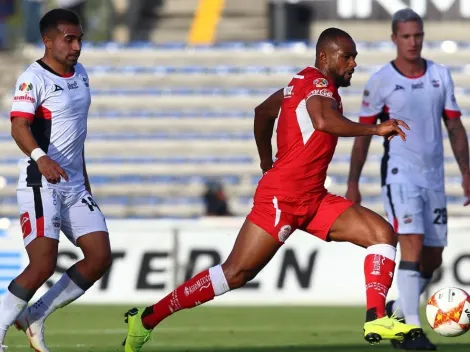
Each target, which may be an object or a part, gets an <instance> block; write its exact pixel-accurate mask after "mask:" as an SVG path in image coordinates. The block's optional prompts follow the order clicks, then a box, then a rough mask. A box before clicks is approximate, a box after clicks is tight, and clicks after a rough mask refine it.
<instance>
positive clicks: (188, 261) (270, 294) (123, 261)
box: [0, 219, 470, 305]
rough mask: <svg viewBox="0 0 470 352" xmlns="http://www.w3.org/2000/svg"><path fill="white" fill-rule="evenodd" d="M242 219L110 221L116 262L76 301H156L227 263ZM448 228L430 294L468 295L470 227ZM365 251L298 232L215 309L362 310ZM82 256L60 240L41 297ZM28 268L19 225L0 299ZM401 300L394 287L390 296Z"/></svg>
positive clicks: (4, 266)
mask: <svg viewBox="0 0 470 352" xmlns="http://www.w3.org/2000/svg"><path fill="white" fill-rule="evenodd" d="M242 222H243V219H216V220H212V219H207V220H185V221H166V220H162V221H158V220H155V221H152V220H138V221H137V220H109V221H108V226H109V230H110V236H111V243H112V251H113V265H112V267H111V269H110V270H109V271H108V272H107V273H106V275H105V276H104V277H103V278H102V279H101V280H100V281H98V282H97V283H96V284H95V285H94V286H93V287H92V288H91V289H90V290H89V291H88V292H87V293H86V294H85V295H84V296H83V297H82V298H81V299H80V300H79V302H81V303H110V304H111V303H112V304H119V303H123V304H134V303H136V304H137V303H138V304H148V303H153V302H155V301H157V300H159V299H160V298H162V297H164V296H165V295H166V294H168V293H169V292H170V291H171V290H173V289H174V288H175V287H176V286H177V285H179V284H181V283H183V282H184V281H185V280H187V279H188V278H190V277H192V276H194V275H195V274H196V273H198V272H199V271H201V270H204V269H207V268H209V267H211V266H214V265H216V264H219V263H222V262H223V261H224V260H225V258H226V257H227V256H228V254H229V253H230V251H231V249H232V246H233V244H234V241H235V239H236V234H237V233H238V230H239V227H240V225H241V224H242ZM449 223H450V228H449V234H450V235H449V236H450V240H449V242H450V245H449V247H448V248H447V249H446V250H445V251H444V264H443V267H442V269H441V270H440V271H439V273H437V275H436V277H435V282H434V283H433V285H432V286H431V288H430V292H434V291H436V290H437V289H439V288H441V287H445V286H457V287H461V288H463V289H465V290H466V291H467V292H470V242H469V241H468V234H469V233H470V224H469V222H468V221H464V220H459V219H455V220H454V219H450V221H449ZM364 254H365V253H364V250H363V249H362V248H359V247H356V246H353V245H351V244H348V243H325V242H322V241H320V240H318V239H316V238H314V237H312V236H311V235H309V234H306V233H304V232H301V231H297V232H296V233H295V234H293V235H292V236H291V237H290V238H289V239H288V241H287V242H286V244H285V245H284V246H283V247H282V248H281V249H280V250H279V252H278V253H277V254H276V255H275V257H274V258H273V259H272V261H271V262H270V263H269V264H268V265H267V266H266V267H265V268H264V269H263V270H262V271H261V273H260V274H259V275H258V276H257V277H256V278H255V279H254V280H252V281H251V282H250V283H249V284H248V285H247V286H245V287H244V288H242V289H239V290H235V291H232V292H229V293H227V294H225V295H223V296H221V297H218V298H217V299H216V300H214V301H212V302H211V303H210V304H227V305H232V304H256V305H263V304H309V305H310V304H311V305H315V304H319V305H320V304H322V305H326V304H328V305H361V304H364V302H365V292H364V275H363V261H364ZM80 258H82V254H81V252H80V249H79V248H77V247H75V246H73V245H72V244H70V243H69V242H68V241H67V239H66V238H65V236H63V237H62V241H61V242H60V245H59V256H58V260H57V269H56V273H55V274H54V275H53V276H52V277H51V279H50V280H49V281H48V282H47V283H46V284H45V285H44V287H43V288H42V289H41V290H40V291H38V293H37V295H36V297H38V296H39V295H41V294H43V293H44V292H45V290H46V289H47V288H48V287H50V286H51V285H53V283H54V282H55V281H57V280H58V278H59V277H60V275H61V274H62V273H63V272H65V270H67V268H68V267H70V266H71V265H72V264H73V263H74V262H75V261H77V260H78V259H80ZM25 265H27V256H26V254H25V251H24V248H23V243H22V239H21V230H20V228H19V225H16V224H14V225H12V226H11V228H10V230H9V231H8V233H7V235H6V236H4V237H0V294H1V292H4V290H5V289H6V287H7V286H8V284H9V282H10V281H11V279H13V278H14V277H15V276H16V275H17V274H18V273H19V272H20V271H21V269H22V268H23V267H24V266H25ZM396 296H397V289H396V284H394V286H393V287H392V290H391V291H390V294H389V297H396Z"/></svg>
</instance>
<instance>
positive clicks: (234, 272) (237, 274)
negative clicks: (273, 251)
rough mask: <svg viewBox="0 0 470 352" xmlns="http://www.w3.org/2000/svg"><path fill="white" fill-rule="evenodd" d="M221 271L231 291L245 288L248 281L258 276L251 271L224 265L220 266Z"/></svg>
mask: <svg viewBox="0 0 470 352" xmlns="http://www.w3.org/2000/svg"><path fill="white" fill-rule="evenodd" d="M222 269H223V271H224V275H225V279H226V280H227V283H228V286H229V287H230V289H231V290H234V289H237V288H240V287H243V286H245V285H246V283H247V282H248V281H250V280H253V279H254V278H255V277H256V275H257V274H258V272H255V271H253V270H244V269H242V268H240V267H234V266H231V265H225V264H223V265H222Z"/></svg>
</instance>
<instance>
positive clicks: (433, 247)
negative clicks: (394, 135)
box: [346, 9, 470, 350]
mask: <svg viewBox="0 0 470 352" xmlns="http://www.w3.org/2000/svg"><path fill="white" fill-rule="evenodd" d="M392 32H393V34H392V40H393V42H394V43H395V44H396V47H397V57H396V59H395V60H393V61H392V62H389V63H388V64H386V65H385V66H383V67H382V68H381V69H380V70H378V71H377V72H376V73H374V74H373V75H372V77H371V78H370V80H369V81H368V82H367V85H366V87H365V90H364V96H363V101H362V107H361V113H360V121H361V122H363V123H370V124H375V123H376V121H377V120H384V119H385V120H386V119H389V118H399V119H403V120H404V121H405V122H406V123H407V124H408V125H409V126H410V128H411V130H410V131H409V133H408V138H407V141H406V143H403V142H402V141H400V140H398V139H393V140H391V141H387V140H385V141H384V149H385V152H384V156H383V159H382V165H381V174H382V195H383V200H384V204H385V210H386V213H387V216H388V218H389V221H390V222H391V223H392V224H393V226H394V227H395V231H396V232H397V233H398V235H399V236H398V238H399V243H400V247H401V262H400V264H399V267H398V273H397V275H398V277H397V283H398V289H399V299H398V301H397V302H394V301H391V302H388V304H387V313H388V314H392V313H393V312H395V311H396V314H397V316H398V317H399V318H401V317H403V318H405V320H406V323H408V324H413V325H418V326H420V319H419V297H420V294H421V293H422V292H423V291H424V290H425V289H426V286H427V285H428V283H429V281H430V279H431V276H432V274H433V272H434V271H435V270H436V269H437V268H439V267H440V265H441V263H442V252H443V250H444V247H445V246H446V245H447V210H446V195H445V189H444V155H443V154H444V153H443V141H442V139H443V137H442V129H441V118H443V119H444V122H445V125H446V127H447V130H448V133H449V139H450V143H451V145H452V150H453V152H454V155H455V158H456V160H457V163H458V165H459V167H460V171H461V173H462V180H463V181H462V186H463V193H464V196H465V197H467V198H468V197H469V196H470V173H469V151H468V140H467V134H466V132H465V128H464V126H463V125H462V122H461V120H460V115H461V113H460V109H459V106H458V105H457V102H456V99H455V96H454V84H453V81H452V78H451V75H450V73H449V70H448V69H447V68H446V67H444V66H442V65H439V64H437V63H435V62H433V61H430V60H426V59H424V58H422V57H421V49H422V45H423V38H424V31H423V21H422V19H421V17H420V16H419V15H418V14H416V13H415V12H414V11H413V10H411V9H403V10H400V11H398V12H396V13H395V14H394V16H393V20H392ZM370 141H371V138H370V137H356V139H355V142H354V147H353V150H352V155H351V167H350V173H349V182H348V190H347V193H346V197H347V198H348V199H350V200H353V201H355V202H357V203H360V201H361V195H360V193H359V187H358V183H359V178H360V174H361V171H362V167H363V166H364V163H365V161H366V158H367V152H368V148H369V145H370ZM468 204H470V200H468V199H467V201H466V202H465V204H464V205H468ZM393 344H394V346H395V347H396V348H399V349H415V350H435V349H436V346H435V345H434V344H433V343H431V342H430V341H429V339H428V338H427V337H426V336H425V335H423V336H421V337H420V338H419V339H416V340H414V341H411V340H408V339H405V340H404V341H403V342H402V343H399V342H394V343H393Z"/></svg>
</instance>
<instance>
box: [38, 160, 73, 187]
mask: <svg viewBox="0 0 470 352" xmlns="http://www.w3.org/2000/svg"><path fill="white" fill-rule="evenodd" d="M37 164H38V169H39V172H40V173H41V174H42V175H43V176H44V177H45V178H46V180H47V182H49V183H58V182H60V177H63V178H64V180H65V181H67V182H68V180H69V177H68V176H67V174H66V173H65V171H64V170H63V169H62V168H61V167H60V166H59V164H57V163H56V162H55V161H54V160H52V159H51V158H49V157H48V156H47V155H44V156H42V157H40V158H39V159H38V161H37Z"/></svg>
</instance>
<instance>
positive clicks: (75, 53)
mask: <svg viewBox="0 0 470 352" xmlns="http://www.w3.org/2000/svg"><path fill="white" fill-rule="evenodd" d="M82 38H83V31H82V26H77V25H74V24H68V23H63V24H59V26H58V27H57V31H56V33H55V36H54V37H53V38H51V52H52V56H53V57H54V59H55V60H57V61H58V62H60V63H61V64H63V65H67V66H75V65H76V64H77V61H78V58H79V57H80V51H81V50H82Z"/></svg>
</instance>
